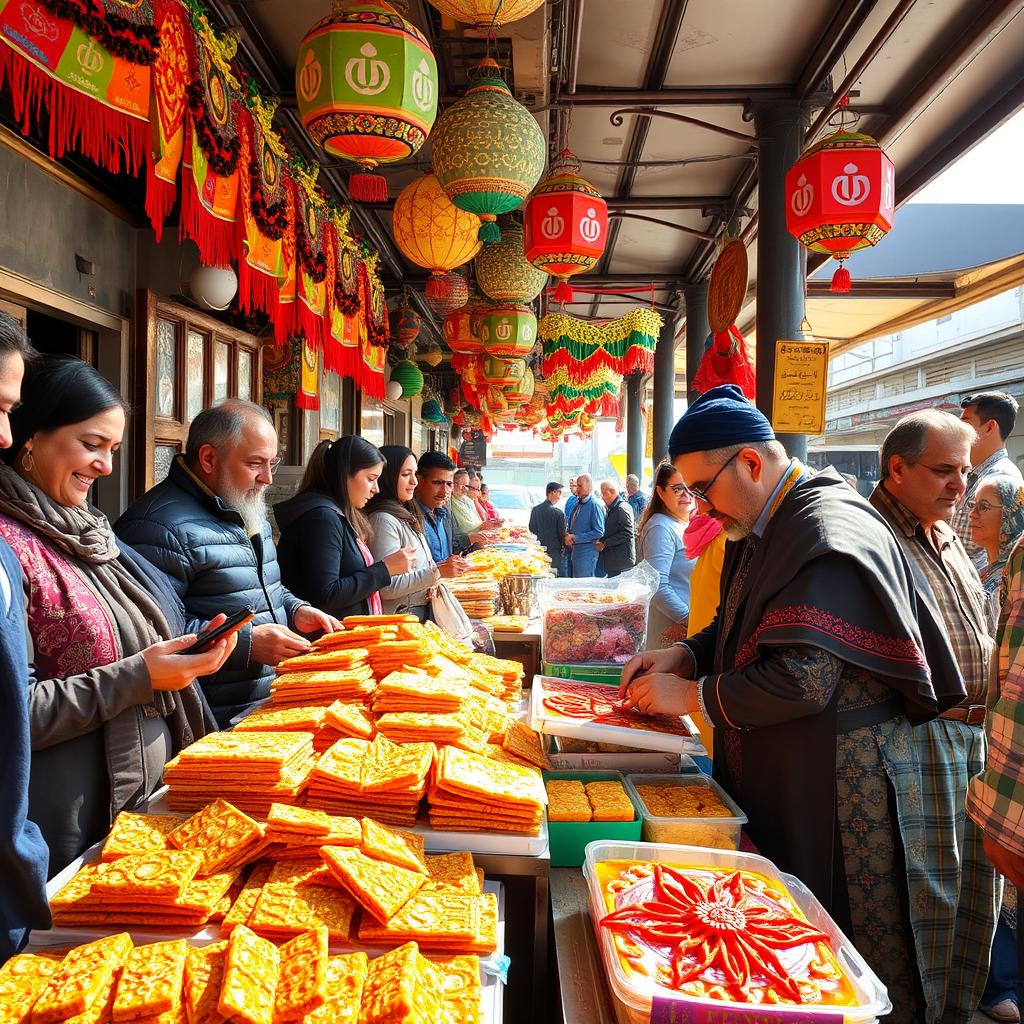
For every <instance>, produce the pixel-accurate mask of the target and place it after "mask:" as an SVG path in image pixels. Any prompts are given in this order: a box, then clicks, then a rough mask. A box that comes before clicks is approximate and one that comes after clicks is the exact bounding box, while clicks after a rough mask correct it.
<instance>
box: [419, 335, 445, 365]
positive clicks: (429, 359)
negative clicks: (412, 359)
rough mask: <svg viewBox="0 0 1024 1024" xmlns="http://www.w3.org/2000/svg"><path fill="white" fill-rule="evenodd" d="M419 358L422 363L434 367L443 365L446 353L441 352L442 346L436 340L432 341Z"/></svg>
mask: <svg viewBox="0 0 1024 1024" xmlns="http://www.w3.org/2000/svg"><path fill="white" fill-rule="evenodd" d="M418 358H419V361H420V362H421V363H426V364H427V366H429V367H431V368H433V367H435V366H440V365H441V360H442V359H443V358H444V355H443V354H442V352H441V346H440V345H438V343H437V342H436V341H432V342H431V343H430V344H429V345H428V346H427V348H426V350H425V351H423V352H421V353H420V354H419V356H418Z"/></svg>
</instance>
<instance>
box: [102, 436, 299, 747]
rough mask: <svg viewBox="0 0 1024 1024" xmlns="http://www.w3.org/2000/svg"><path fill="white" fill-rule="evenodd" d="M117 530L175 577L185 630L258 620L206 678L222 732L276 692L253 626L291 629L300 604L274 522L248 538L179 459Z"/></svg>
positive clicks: (236, 519)
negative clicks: (247, 615) (225, 618)
mask: <svg viewBox="0 0 1024 1024" xmlns="http://www.w3.org/2000/svg"><path fill="white" fill-rule="evenodd" d="M114 532H115V533H116V534H117V536H118V537H120V538H121V540H123V541H124V542H125V543H126V544H130V545H131V546H132V547H133V548H134V549H135V550H136V551H137V552H138V553H139V554H140V555H142V557H143V558H146V559H148V560H149V561H150V562H152V563H153V565H155V566H156V567H157V568H158V569H161V570H163V572H165V573H166V574H167V575H168V576H169V577H170V579H171V583H172V585H173V586H174V589H175V591H176V592H177V594H178V596H179V597H180V598H181V600H182V601H183V603H184V605H185V615H186V618H187V622H186V624H185V631H186V632H189V633H192V632H198V631H199V630H200V629H201V628H202V626H203V624H204V623H206V622H208V621H209V620H210V619H212V618H213V617H214V615H216V614H217V613H218V612H224V613H225V614H227V615H230V614H231V613H232V612H236V611H239V610H240V609H241V608H243V607H248V608H252V609H253V610H254V611H255V612H256V616H255V618H253V620H252V622H251V623H250V624H249V625H248V626H244V627H243V628H242V629H241V630H240V631H239V633H238V644H237V646H236V647H235V649H234V651H233V652H232V653H231V656H230V657H229V658H228V660H227V661H226V662H225V663H224V665H223V667H222V668H221V670H220V671H219V672H217V673H216V674H214V675H212V676H206V678H204V679H201V680H200V681H199V682H200V685H201V686H202V688H203V692H204V693H205V694H206V699H207V700H208V701H209V703H210V709H211V710H212V711H213V713H214V716H215V717H216V719H217V722H218V724H219V725H220V727H221V728H222V729H223V728H224V727H225V726H226V725H227V724H228V722H230V720H231V719H232V718H233V717H234V716H235V715H237V714H238V713H239V712H241V711H243V710H245V709H246V708H247V707H248V706H250V705H251V704H253V703H255V702H256V701H258V700H261V699H262V698H264V697H266V696H268V695H269V694H270V680H271V679H272V678H273V676H274V670H273V668H271V666H270V665H264V664H262V663H261V662H257V661H252V660H250V656H249V655H250V651H251V650H252V629H253V626H261V625H263V624H264V623H269V622H277V623H278V624H280V625H282V626H291V625H292V622H293V620H294V616H295V612H296V610H297V609H298V608H300V607H301V606H302V605H303V604H305V603H306V602H305V601H301V600H299V598H297V597H296V596H295V595H294V594H292V593H291V592H290V591H289V590H287V589H285V587H284V585H283V584H282V583H281V569H280V567H279V566H278V563H277V549H276V548H275V547H274V541H273V537H272V535H271V530H270V524H269V523H265V524H264V526H263V530H262V531H261V533H260V534H259V535H258V536H253V537H249V536H248V535H247V534H246V530H245V526H244V525H243V523H242V517H241V516H240V515H239V514H238V513H237V512H236V511H235V510H234V509H231V508H228V507H227V505H225V504H224V503H223V502H222V501H221V500H220V498H218V497H217V496H216V495H215V494H213V493H212V492H211V491H209V490H208V489H207V488H206V487H205V486H204V485H203V484H202V482H201V481H200V480H198V479H197V478H196V477H195V476H194V475H193V474H192V473H191V472H190V471H189V470H188V468H187V467H186V466H185V463H184V460H183V458H182V456H180V455H179V456H178V457H177V458H175V460H174V462H173V463H172V464H171V471H170V473H169V474H168V476H167V479H166V480H164V481H163V483H160V484H157V485H156V487H154V488H153V489H152V490H151V491H148V492H147V493H146V494H144V495H143V496H142V497H141V498H140V499H139V500H138V501H136V502H135V503H134V504H133V505H131V506H130V507H129V509H128V511H127V512H125V514H124V515H123V516H121V518H120V519H119V520H118V521H117V522H116V523H115V524H114Z"/></svg>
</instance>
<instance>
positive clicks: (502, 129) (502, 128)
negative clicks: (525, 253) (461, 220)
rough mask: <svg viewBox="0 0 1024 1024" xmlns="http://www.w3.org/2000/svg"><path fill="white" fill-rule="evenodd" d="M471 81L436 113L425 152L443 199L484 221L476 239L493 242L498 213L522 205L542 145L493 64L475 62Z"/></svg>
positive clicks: (537, 172) (540, 163)
mask: <svg viewBox="0 0 1024 1024" xmlns="http://www.w3.org/2000/svg"><path fill="white" fill-rule="evenodd" d="M476 77H477V80H476V81H475V83H474V84H473V85H472V86H471V87H470V88H469V90H468V91H467V92H466V95H465V96H463V98H462V99H461V100H459V101H458V102H457V103H454V104H453V105H452V106H450V107H449V108H448V109H447V110H446V111H445V112H444V113H443V114H442V115H441V117H440V119H439V120H438V122H437V127H436V128H435V129H434V134H433V135H432V137H431V140H430V143H431V151H432V153H433V158H434V171H435V173H436V174H437V178H438V181H440V182H441V186H442V188H444V190H445V192H447V193H448V198H449V199H451V201H452V202H453V203H454V204H455V205H456V206H457V207H459V209H460V210H468V211H470V212H471V213H475V214H477V215H478V216H479V217H480V219H481V220H482V221H483V222H484V223H483V224H482V225H481V227H480V239H481V241H483V242H497V241H500V240H501V231H500V229H499V228H498V224H497V216H498V214H499V213H508V212H509V211H510V210H516V209H518V208H519V207H520V206H522V204H523V202H524V201H525V200H526V197H527V196H528V195H529V194H530V192H531V191H532V189H533V187H534V185H536V184H537V181H538V179H539V178H540V176H541V172H542V171H543V170H544V157H545V153H546V148H547V144H546V141H545V138H544V133H543V132H542V131H541V129H540V125H538V124H537V121H536V119H535V118H534V116H533V114H531V113H530V112H529V111H528V110H527V109H526V107H524V106H523V105H522V104H521V103H518V102H517V101H516V100H515V99H513V97H512V94H511V93H510V92H509V89H508V86H507V85H506V84H505V83H504V82H503V81H502V79H501V76H500V73H499V70H498V65H497V64H496V63H495V62H494V61H493V60H491V59H490V58H488V59H486V60H484V61H483V62H481V64H480V65H479V67H478V68H477V76H476Z"/></svg>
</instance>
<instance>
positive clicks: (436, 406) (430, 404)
mask: <svg viewBox="0 0 1024 1024" xmlns="http://www.w3.org/2000/svg"><path fill="white" fill-rule="evenodd" d="M420 418H421V419H422V420H423V422H424V423H447V422H448V417H447V416H445V414H444V409H443V408H442V407H441V403H440V402H439V401H438V400H437V399H436V398H428V399H427V400H426V401H425V402H424V403H423V408H422V409H421V410H420Z"/></svg>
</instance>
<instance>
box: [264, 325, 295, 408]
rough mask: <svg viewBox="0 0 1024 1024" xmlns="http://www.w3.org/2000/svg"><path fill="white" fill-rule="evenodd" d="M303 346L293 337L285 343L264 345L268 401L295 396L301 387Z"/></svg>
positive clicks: (266, 396) (266, 398) (265, 381)
mask: <svg viewBox="0 0 1024 1024" xmlns="http://www.w3.org/2000/svg"><path fill="white" fill-rule="evenodd" d="M301 349H302V346H301V344H300V343H299V341H298V339H295V338H293V339H292V340H291V341H288V342H286V343H285V344H284V345H270V344H267V345H264V346H263V397H264V399H265V400H267V401H282V400H285V399H289V398H293V397H294V396H295V392H296V391H298V388H299V363H300V362H301V360H302V351H301Z"/></svg>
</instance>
